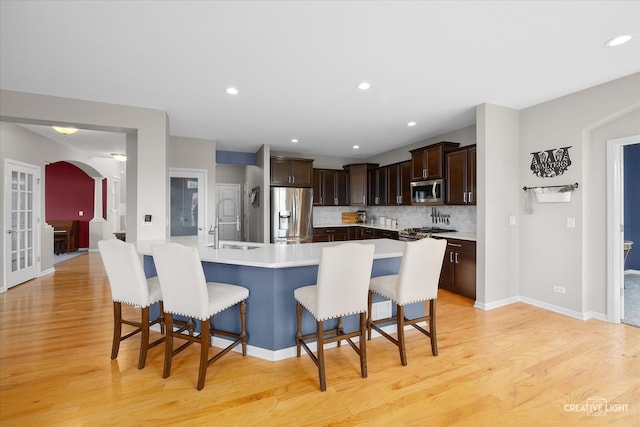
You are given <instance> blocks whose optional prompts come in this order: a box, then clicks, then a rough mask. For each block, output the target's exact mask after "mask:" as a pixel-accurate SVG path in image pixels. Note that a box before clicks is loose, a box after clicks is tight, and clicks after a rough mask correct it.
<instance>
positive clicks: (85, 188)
mask: <svg viewBox="0 0 640 427" xmlns="http://www.w3.org/2000/svg"><path fill="white" fill-rule="evenodd" d="M94 182H95V181H94V179H93V178H91V177H90V176H89V175H87V174H86V173H84V172H83V171H82V170H80V169H79V168H77V167H76V166H74V165H72V164H71V163H67V162H56V163H51V164H49V165H47V166H46V167H45V218H46V219H45V221H47V222H49V221H76V220H77V221H80V223H79V233H80V235H79V236H78V240H79V242H78V244H79V246H80V247H81V248H88V247H89V221H91V219H92V218H93V191H94V185H95V184H94ZM106 199H107V180H106V179H103V180H102V210H103V212H102V214H103V218H105V219H106V211H107V201H106ZM79 211H83V215H82V216H80V215H79Z"/></svg>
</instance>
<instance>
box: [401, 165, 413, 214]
mask: <svg viewBox="0 0 640 427" xmlns="http://www.w3.org/2000/svg"><path fill="white" fill-rule="evenodd" d="M398 169H399V171H398V176H399V178H400V182H399V183H398V185H399V188H400V190H399V196H400V204H401V205H410V204H411V162H404V163H400V166H398Z"/></svg>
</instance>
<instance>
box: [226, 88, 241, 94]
mask: <svg viewBox="0 0 640 427" xmlns="http://www.w3.org/2000/svg"><path fill="white" fill-rule="evenodd" d="M224 91H225V92H227V93H228V94H229V95H237V94H238V89H236V88H235V87H228V88H226V89H225V90H224Z"/></svg>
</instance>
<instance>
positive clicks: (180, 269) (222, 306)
mask: <svg viewBox="0 0 640 427" xmlns="http://www.w3.org/2000/svg"><path fill="white" fill-rule="evenodd" d="M152 251H153V261H154V263H155V265H156V271H157V272H158V278H159V279H160V287H161V288H162V294H163V299H164V321H165V325H166V328H167V332H166V334H167V339H166V343H165V354H164V369H163V372H162V377H163V378H167V377H168V376H169V375H170V374H171V361H172V358H173V356H175V355H176V354H178V353H179V352H181V351H182V350H184V349H185V348H186V347H188V346H189V345H191V344H193V343H198V344H200V368H199V371H198V385H197V388H198V390H202V389H203V388H204V382H205V377H206V374H207V367H208V366H209V365H211V364H212V363H214V362H215V361H216V360H218V359H220V358H221V357H222V356H224V355H225V354H226V353H228V352H229V351H231V350H232V349H233V348H234V347H236V346H237V345H238V344H241V345H242V355H243V356H246V355H247V332H246V303H245V300H246V299H247V298H249V290H248V289H247V288H245V287H242V286H237V285H230V284H227V283H217V282H209V283H207V281H206V280H205V277H204V271H203V269H202V263H201V261H200V256H199V255H198V250H197V249H196V248H192V247H187V246H183V245H179V244H177V243H169V244H165V245H159V246H154V247H152ZM233 306H238V307H239V312H240V319H239V320H240V330H241V331H240V332H231V331H226V330H221V329H216V328H213V327H212V326H211V323H212V321H213V316H214V315H215V314H217V313H220V312H221V311H223V310H226V309H227V308H230V307H233ZM174 314H176V315H183V316H186V317H189V318H194V319H199V320H200V334H198V335H196V336H193V335H192V334H185V333H184V332H183V330H182V329H178V330H174V328H173V325H174V319H173V315H174ZM211 335H222V336H225V337H229V338H232V339H233V342H232V343H231V344H229V345H228V346H227V347H225V348H224V349H222V350H220V351H218V352H217V353H215V354H214V355H213V356H212V357H211V358H209V347H211ZM174 338H180V339H183V340H186V342H185V343H183V344H182V345H181V346H179V347H178V348H176V349H175V350H174V349H173V339H174Z"/></svg>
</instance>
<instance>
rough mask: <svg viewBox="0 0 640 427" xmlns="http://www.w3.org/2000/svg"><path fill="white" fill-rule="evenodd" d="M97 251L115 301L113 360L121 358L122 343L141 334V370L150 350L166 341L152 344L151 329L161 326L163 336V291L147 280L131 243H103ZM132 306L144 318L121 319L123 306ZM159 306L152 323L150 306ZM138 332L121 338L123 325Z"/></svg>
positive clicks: (100, 242) (106, 241)
mask: <svg viewBox="0 0 640 427" xmlns="http://www.w3.org/2000/svg"><path fill="white" fill-rule="evenodd" d="M98 249H99V251H100V256H101V257H102V262H103V264H104V268H105V270H106V272H107V277H108V278H109V286H110V287H111V298H112V299H113V342H112V344H111V359H115V358H117V357H118V351H119V349H120V342H121V341H124V340H126V339H127V338H130V337H132V336H133V335H135V334H137V333H139V332H140V333H141V336H142V338H141V342H140V355H139V357H138V369H142V368H144V365H145V362H146V360H147V350H148V349H150V348H152V347H155V346H156V345H158V344H160V343H161V342H162V341H164V337H162V338H159V339H157V340H155V341H154V342H152V343H149V327H150V326H152V325H155V324H157V323H159V324H160V325H161V330H162V332H163V333H164V326H163V321H164V320H163V313H162V292H161V290H160V283H159V282H158V279H157V278H156V277H153V278H150V279H147V278H146V277H145V274H144V270H143V269H142V264H141V262H140V256H139V255H138V253H137V252H136V249H135V247H134V246H133V244H132V243H126V242H123V241H122V240H118V239H110V240H100V241H99V242H98ZM123 303H125V304H129V305H132V306H135V307H140V309H141V319H140V321H136V320H127V319H123V318H122V304H123ZM155 303H159V305H160V313H159V314H158V317H157V318H156V319H154V320H151V321H150V320H149V306H150V305H151V304H155ZM123 324H124V325H129V326H133V327H135V328H136V329H135V330H133V331H132V332H129V333H127V334H126V335H124V336H122V325H123Z"/></svg>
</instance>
